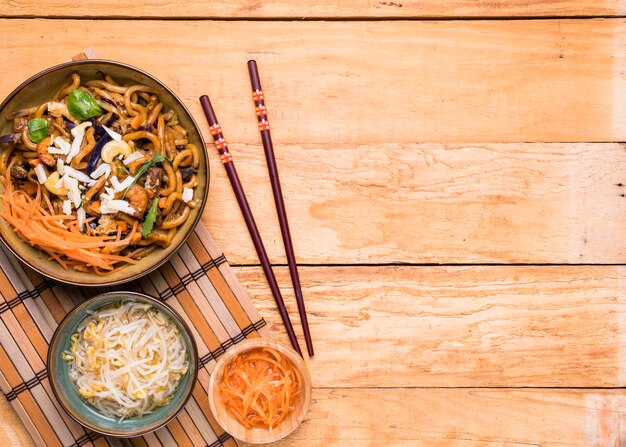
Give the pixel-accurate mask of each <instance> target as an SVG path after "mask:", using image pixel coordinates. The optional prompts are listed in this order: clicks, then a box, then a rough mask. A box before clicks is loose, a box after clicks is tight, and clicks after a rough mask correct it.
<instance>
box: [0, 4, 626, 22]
mask: <svg viewBox="0 0 626 447" xmlns="http://www.w3.org/2000/svg"><path fill="white" fill-rule="evenodd" d="M625 11H626V4H625V3H624V2H623V1H622V0H451V1H445V2H442V1H439V0H399V1H386V0H343V1H333V0H299V1H295V0H270V1H247V0H226V1H216V0H194V1H192V2H186V1H184V0H151V1H150V2H149V3H147V2H127V3H124V6H123V7H120V2H119V1H117V0H101V1H98V2H97V3H91V2H85V1H80V0H42V1H40V2H33V1H31V0H5V1H3V2H2V3H0V16H10V17H19V16H24V17H76V18H79V17H91V18H102V17H127V18H130V19H134V18H137V17H153V18H162V19H171V18H185V17H193V18H241V19H244V18H245V19H259V18H266V19H267V18H294V19H304V18H311V17H320V18H333V19H338V18H368V17H372V18H385V17H386V18H396V17H405V18H431V17H446V18H448V17H480V18H484V17H503V18H506V17H554V16H564V17H578V16H618V15H624V13H625Z"/></svg>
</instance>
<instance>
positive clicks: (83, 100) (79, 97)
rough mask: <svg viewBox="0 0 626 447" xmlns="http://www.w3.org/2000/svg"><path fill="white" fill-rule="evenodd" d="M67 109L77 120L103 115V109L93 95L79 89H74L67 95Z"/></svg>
mask: <svg viewBox="0 0 626 447" xmlns="http://www.w3.org/2000/svg"><path fill="white" fill-rule="evenodd" d="M67 110H69V112H70V113H71V114H72V116H73V117H74V118H76V119H79V120H86V119H89V118H93V117H94V116H100V115H104V110H102V109H101V108H100V106H99V105H98V103H97V102H96V100H95V99H93V96H91V95H90V94H89V93H87V92H86V91H85V90H80V89H77V90H74V91H73V92H72V93H70V94H69V95H68V96H67Z"/></svg>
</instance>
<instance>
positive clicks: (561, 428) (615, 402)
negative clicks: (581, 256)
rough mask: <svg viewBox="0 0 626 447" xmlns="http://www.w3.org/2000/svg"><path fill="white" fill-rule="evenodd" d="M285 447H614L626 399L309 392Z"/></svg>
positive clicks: (568, 394) (576, 393)
mask: <svg viewBox="0 0 626 447" xmlns="http://www.w3.org/2000/svg"><path fill="white" fill-rule="evenodd" d="M314 393H315V395H314V403H313V405H312V406H311V410H310V412H309V414H308V416H307V419H306V420H305V422H304V424H303V425H302V426H301V427H300V428H299V430H298V431H296V432H295V433H294V434H293V435H292V436H291V437H290V438H288V439H287V440H285V441H282V442H279V443H277V444H276V446H277V447H287V446H298V447H306V446H345V447H352V446H354V447H361V446H378V445H393V446H399V447H409V446H416V445H419V446H432V447H442V446H451V445H454V446H459V447H470V446H517V447H521V446H590V447H591V446H597V447H600V446H604V447H608V446H611V447H613V446H618V445H621V443H623V440H624V439H625V438H624V437H625V436H626V429H625V423H626V395H625V394H624V391H623V390H620V391H601V390H555V391H553V390H498V389H496V390H484V389H482V390H481V389H453V390H443V389H439V390H437V389H412V390H407V389H376V390H362V389H351V390H335V389H324V390H314Z"/></svg>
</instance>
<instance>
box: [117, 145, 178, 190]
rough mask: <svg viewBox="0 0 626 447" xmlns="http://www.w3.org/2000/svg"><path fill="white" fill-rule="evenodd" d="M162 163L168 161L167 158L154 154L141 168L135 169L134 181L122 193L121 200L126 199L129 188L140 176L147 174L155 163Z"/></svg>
mask: <svg viewBox="0 0 626 447" xmlns="http://www.w3.org/2000/svg"><path fill="white" fill-rule="evenodd" d="M164 161H169V158H167V157H166V156H165V155H161V154H155V155H154V156H153V157H152V158H151V159H150V160H148V161H146V162H145V163H144V164H142V165H141V167H140V168H139V169H137V172H135V179H134V180H133V182H132V183H131V184H130V186H129V187H128V188H126V191H124V195H123V196H122V199H123V198H125V197H126V193H127V192H128V190H129V189H130V188H131V186H133V185H134V184H135V183H137V182H138V181H139V179H140V178H141V176H142V175H144V174H145V173H146V172H148V169H150V168H151V167H152V166H154V165H156V164H157V163H163V162H164Z"/></svg>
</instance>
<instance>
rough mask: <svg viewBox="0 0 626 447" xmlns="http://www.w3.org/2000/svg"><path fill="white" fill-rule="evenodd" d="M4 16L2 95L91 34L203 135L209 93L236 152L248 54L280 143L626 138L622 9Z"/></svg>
mask: <svg viewBox="0 0 626 447" xmlns="http://www.w3.org/2000/svg"><path fill="white" fill-rule="evenodd" d="M37 8H41V5H37ZM63 9H64V10H65V11H69V10H71V9H72V8H67V7H64V8H63ZM0 24H1V25H2V26H1V27H0V30H1V31H0V43H1V44H2V48H3V51H2V53H1V54H0V63H1V64H2V66H7V67H11V70H6V72H5V73H4V76H3V82H2V84H1V86H0V97H2V96H4V95H6V94H7V93H9V92H10V91H11V89H13V88H14V87H15V86H17V85H19V83H20V82H22V81H23V80H24V79H26V78H27V77H28V76H30V75H32V74H34V73H36V72H37V71H39V70H41V69H44V68H46V67H49V66H51V65H54V64H57V63H60V62H62V61H64V60H65V59H66V58H69V57H70V56H71V55H73V54H75V53H76V51H77V49H78V48H80V47H81V46H84V45H88V44H93V45H96V44H97V46H98V48H97V50H98V52H99V54H101V56H102V57H104V58H109V59H115V60H120V61H123V62H127V63H130V64H134V65H138V66H140V67H141V68H143V69H145V70H147V71H148V72H150V73H152V74H154V75H156V76H157V77H159V78H161V79H162V80H163V81H164V82H165V83H166V84H168V85H169V86H171V87H172V88H173V89H174V90H175V91H177V92H178V93H180V95H181V96H182V98H183V99H184V101H185V102H186V103H187V104H188V105H189V106H190V107H191V109H192V112H193V113H194V114H195V115H196V117H197V118H198V119H199V121H200V122H202V127H203V129H204V131H205V133H206V134H207V136H208V126H206V124H205V123H204V118H203V116H202V115H201V112H200V105H199V102H198V97H199V96H200V95H201V94H203V93H208V94H210V95H211V97H212V99H213V105H214V106H215V109H216V112H217V114H218V115H219V117H220V122H221V124H222V127H223V129H224V131H225V135H226V138H227V139H228V140H229V141H230V142H231V146H232V148H233V151H234V152H235V153H237V152H238V150H239V147H238V144H239V143H258V141H259V135H258V128H257V124H256V119H255V116H254V110H253V104H252V101H251V97H250V82H249V79H248V73H247V68H246V64H245V61H246V60H247V59H249V58H256V59H257V61H258V62H259V67H260V70H261V76H262V77H263V87H264V89H265V92H266V96H267V101H266V104H267V106H268V110H269V117H270V121H271V122H272V126H273V131H272V136H273V138H274V140H275V144H277V145H282V144H287V143H295V144H308V143H315V144H319V145H320V146H322V145H323V146H324V147H328V146H334V145H336V144H341V143H348V144H379V143H387V142H393V143H414V142H481V143H483V142H509V141H511V142H519V141H532V142H535V141H536V142H559V141H568V142H569V141H579V142H588V141H624V140H626V102H624V101H623V98H624V96H625V94H626V77H625V76H624V75H623V73H624V72H625V71H626V57H624V53H625V52H624V48H626V21H625V20H623V19H610V20H540V21H538V20H520V21H512V22H510V21H497V20H496V21H488V20H486V21H426V22H423V21H417V22H410V21H393V22H387V21H377V22H341V21H326V22H324V21H317V22H315V21H312V22H297V21H285V22H271V21H263V22H254V21H241V22H238V21H227V22H213V21H187V22H185V21H149V20H146V21H126V20H114V21H107V20H103V21H73V20H52V21H46V20H3V21H2V22H0ZM33 36H36V37H37V38H36V39H33ZM172 36H176V38H175V39H173V38H172ZM41 42H46V45H41ZM49 48H54V49H55V51H49ZM181 52H185V54H183V53H181ZM189 54H193V57H188V56H187V55H189Z"/></svg>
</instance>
